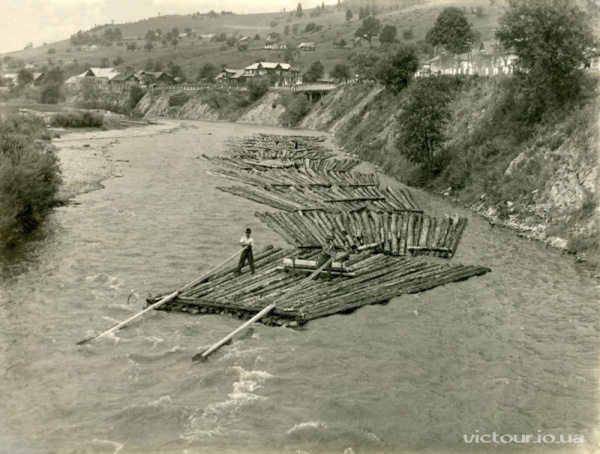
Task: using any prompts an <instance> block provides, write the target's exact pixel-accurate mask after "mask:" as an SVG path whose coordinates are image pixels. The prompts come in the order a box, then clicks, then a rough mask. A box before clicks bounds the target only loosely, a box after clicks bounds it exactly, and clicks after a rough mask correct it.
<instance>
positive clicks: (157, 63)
mask: <svg viewBox="0 0 600 454" xmlns="http://www.w3.org/2000/svg"><path fill="white" fill-rule="evenodd" d="M152 69H153V70H154V72H159V71H162V70H163V69H165V64H164V63H163V62H162V61H160V60H157V61H155V62H154V67H153V68H152Z"/></svg>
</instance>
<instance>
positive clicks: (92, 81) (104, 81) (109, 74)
mask: <svg viewBox="0 0 600 454" xmlns="http://www.w3.org/2000/svg"><path fill="white" fill-rule="evenodd" d="M117 75H119V72H118V71H117V70H116V69H115V68H90V69H88V70H86V71H84V72H83V73H81V74H79V75H78V76H75V78H76V79H77V80H78V82H79V84H82V85H96V86H98V87H99V88H106V87H108V85H109V83H110V81H111V80H112V79H113V78H114V77H116V76H117Z"/></svg>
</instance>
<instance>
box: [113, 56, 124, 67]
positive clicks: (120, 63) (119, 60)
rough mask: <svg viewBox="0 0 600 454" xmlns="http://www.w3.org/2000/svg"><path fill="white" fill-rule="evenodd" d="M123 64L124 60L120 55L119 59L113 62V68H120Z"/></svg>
mask: <svg viewBox="0 0 600 454" xmlns="http://www.w3.org/2000/svg"><path fill="white" fill-rule="evenodd" d="M122 64H123V59H122V58H121V56H120V55H119V56H118V57H117V58H115V59H114V60H113V66H119V65H122Z"/></svg>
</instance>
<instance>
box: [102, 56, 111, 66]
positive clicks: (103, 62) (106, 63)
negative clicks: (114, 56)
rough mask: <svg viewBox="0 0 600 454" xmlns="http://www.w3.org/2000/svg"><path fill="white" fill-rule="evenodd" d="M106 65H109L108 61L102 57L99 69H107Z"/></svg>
mask: <svg viewBox="0 0 600 454" xmlns="http://www.w3.org/2000/svg"><path fill="white" fill-rule="evenodd" d="M108 65H110V60H109V59H108V57H102V58H101V59H100V68H108Z"/></svg>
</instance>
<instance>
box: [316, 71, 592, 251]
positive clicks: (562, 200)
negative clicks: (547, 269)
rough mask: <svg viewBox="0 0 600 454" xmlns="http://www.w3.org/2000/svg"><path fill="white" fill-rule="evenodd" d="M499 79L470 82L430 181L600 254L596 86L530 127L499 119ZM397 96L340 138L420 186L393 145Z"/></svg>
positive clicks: (360, 115) (379, 98)
mask: <svg viewBox="0 0 600 454" xmlns="http://www.w3.org/2000/svg"><path fill="white" fill-rule="evenodd" d="M501 83H502V81H501V80H500V79H498V78H496V79H483V78H482V79H480V80H476V81H472V82H471V83H470V84H469V85H468V88H467V89H465V90H464V91H463V92H462V93H461V94H460V96H459V97H458V98H457V99H456V101H455V102H454V103H453V105H452V120H451V122H450V124H449V125H448V129H447V132H446V135H447V137H448V142H447V147H448V151H447V152H446V153H444V154H442V155H439V156H438V162H439V166H440V169H439V170H438V172H437V174H436V176H435V178H434V179H433V181H431V182H430V184H429V187H430V188H431V189H433V190H434V191H436V192H440V193H445V194H446V195H449V196H450V197H451V198H453V199H454V200H457V201H458V200H460V201H461V202H462V203H465V204H466V205H468V206H470V207H472V208H473V209H474V210H476V211H477V212H479V213H481V214H484V215H485V216H487V217H489V218H490V219H491V220H494V221H495V222H501V223H504V224H506V225H508V226H511V227H514V228H517V229H519V230H523V231H525V232H527V234H528V235H530V236H532V237H533V238H537V239H549V240H551V241H552V244H554V245H556V246H559V247H565V248H566V249H568V250H570V251H572V252H577V253H583V254H582V255H583V256H584V257H587V258H588V259H591V260H592V261H593V262H596V263H598V262H600V260H599V258H600V245H599V238H600V223H599V216H598V205H597V179H598V163H597V155H596V150H597V149H598V142H599V138H598V128H597V119H598V101H599V99H598V94H597V93H596V92H594V91H591V92H590V95H589V97H588V99H587V101H586V103H585V104H584V105H583V106H581V107H580V108H577V109H575V110H574V111H568V112H567V111H561V112H556V113H555V114H554V115H552V116H549V117H548V118H547V119H546V121H545V122H543V123H542V124H538V125H533V126H530V127H525V126H523V125H519V124H513V123H510V121H509V120H506V121H505V123H504V124H502V122H499V121H498V115H497V114H498V112H494V106H495V105H499V102H498V101H499V99H498V98H499V97H500V96H501V93H502V91H501V89H500V85H501ZM342 90H349V88H343V89H342ZM373 90H375V88H373ZM346 95H349V96H352V94H351V93H350V91H347V92H346ZM330 96H332V97H334V96H338V97H339V96H340V94H339V93H338V94H332V95H330ZM363 96H366V94H364V95H363ZM400 96H402V94H401V95H400ZM327 99H328V98H325V100H324V101H323V102H324V103H326V102H327ZM399 103H400V99H399V97H394V96H392V95H390V94H389V93H386V92H380V93H378V94H377V95H376V96H375V97H374V99H373V101H371V102H370V103H369V104H368V105H366V106H364V107H363V108H362V109H360V111H359V112H355V115H353V116H352V118H351V119H350V120H348V121H346V122H345V123H344V124H343V125H342V127H341V128H339V129H338V131H337V132H336V136H337V137H338V140H339V142H340V144H341V145H343V146H344V147H345V149H346V151H349V152H351V153H354V154H356V155H358V156H359V157H361V158H362V159H365V160H368V161H370V162H373V163H375V164H378V165H379V166H380V167H381V168H382V169H383V170H384V171H385V172H386V173H388V174H390V175H392V176H394V177H396V178H398V179H400V180H402V181H404V182H407V183H409V184H412V185H422V184H425V181H424V180H423V176H422V175H423V174H422V172H420V171H419V168H418V166H416V165H414V164H410V163H408V162H406V160H405V159H404V158H403V157H402V156H401V155H400V154H399V153H398V150H397V149H396V147H395V145H394V129H395V128H394V123H395V119H394V115H395V114H396V113H397V111H398V106H399ZM331 108H332V109H336V107H335V106H332V107H331ZM321 109H325V108H324V107H321ZM511 164H512V165H511ZM509 168H510V170H508V169H509Z"/></svg>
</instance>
